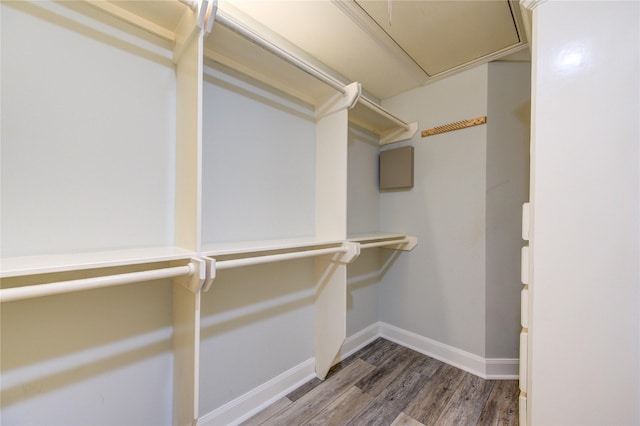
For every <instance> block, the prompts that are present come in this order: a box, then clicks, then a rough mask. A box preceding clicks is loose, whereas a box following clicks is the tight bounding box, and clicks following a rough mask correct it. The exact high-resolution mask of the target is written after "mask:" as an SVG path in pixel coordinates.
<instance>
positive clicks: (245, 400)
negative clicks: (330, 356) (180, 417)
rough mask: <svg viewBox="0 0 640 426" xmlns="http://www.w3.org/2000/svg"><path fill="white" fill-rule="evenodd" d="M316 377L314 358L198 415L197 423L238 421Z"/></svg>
mask: <svg viewBox="0 0 640 426" xmlns="http://www.w3.org/2000/svg"><path fill="white" fill-rule="evenodd" d="M314 377H316V372H315V360H314V359H313V358H311V359H308V360H307V361H305V362H303V363H302V364H299V365H297V366H295V367H293V368H292V369H290V370H288V371H285V372H284V373H282V374H280V375H279V376H276V377H274V378H273V379H271V380H269V381H268V382H266V383H264V384H262V385H260V386H258V387H257V388H255V389H252V390H251V391H249V392H247V393H245V394H244V395H242V396H240V397H238V398H236V399H234V400H233V401H230V402H228V403H226V404H225V405H223V406H222V407H220V408H217V409H215V410H213V411H211V412H209V413H207V414H205V415H204V416H202V417H200V418H198V421H197V423H196V424H197V425H198V426H220V425H237V424H239V423H242V422H243V421H245V420H247V419H248V418H250V417H251V416H253V415H255V414H257V413H259V412H260V411H262V410H263V409H265V408H267V407H268V406H269V405H271V404H273V403H274V402H276V401H277V400H278V399H280V398H282V397H284V396H286V395H287V394H288V393H290V392H291V391H293V390H295V389H297V388H298V387H300V386H301V385H303V384H304V383H306V382H308V381H309V380H311V379H313V378H314Z"/></svg>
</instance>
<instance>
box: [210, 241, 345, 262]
mask: <svg viewBox="0 0 640 426" xmlns="http://www.w3.org/2000/svg"><path fill="white" fill-rule="evenodd" d="M343 242H344V240H323V239H318V238H315V237H306V238H305V237H303V238H288V239H282V240H264V241H238V242H228V243H214V244H205V245H204V246H203V247H202V250H200V252H201V254H202V255H203V256H208V257H219V256H234V255H250V254H255V253H260V252H265V253H266V252H277V251H295V250H302V249H313V248H318V247H322V246H332V245H333V246H335V245H340V244H342V243H343Z"/></svg>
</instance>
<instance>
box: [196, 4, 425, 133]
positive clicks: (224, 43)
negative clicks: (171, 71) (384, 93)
mask: <svg viewBox="0 0 640 426" xmlns="http://www.w3.org/2000/svg"><path fill="white" fill-rule="evenodd" d="M216 20H217V21H219V22H216V24H215V25H214V26H213V31H212V33H211V34H210V35H209V37H207V39H206V40H205V47H204V51H205V57H206V58H208V59H211V60H214V61H216V62H219V63H221V64H223V65H225V66H228V67H230V68H232V69H234V70H236V71H238V72H241V73H243V74H246V75H248V76H250V77H252V78H255V79H257V80H259V81H261V82H263V83H265V84H267V85H269V86H271V87H273V88H276V89H278V90H281V91H283V92H285V93H287V94H289V95H291V96H294V97H296V98H298V99H301V100H303V101H305V102H307V103H310V104H312V105H314V106H316V107H319V106H320V105H321V104H322V103H323V102H325V101H326V100H327V99H328V98H329V97H330V96H331V95H334V94H335V93H343V94H344V93H346V86H347V84H345V83H343V82H341V81H339V80H338V79H337V78H335V77H333V76H331V75H329V74H327V73H326V72H324V71H323V70H321V69H319V68H318V67H317V66H316V65H314V64H312V63H311V62H310V61H309V60H307V59H305V58H302V57H300V56H299V55H298V54H296V53H295V52H293V51H291V48H289V47H287V46H282V45H280V44H279V41H280V40H279V38H278V36H277V35H275V34H273V33H272V32H270V31H269V30H268V29H265V28H264V27H262V26H260V24H258V23H256V22H255V21H253V20H252V19H251V18H249V17H247V16H246V15H244V14H243V13H242V12H239V11H237V10H233V9H231V10H229V11H223V10H218V13H217V16H216ZM259 44H260V45H259ZM349 120H350V121H352V122H353V123H355V124H357V125H358V126H361V127H363V128H365V129H367V130H369V131H372V132H373V133H375V134H377V135H378V136H380V144H381V145H384V144H387V143H393V142H397V141H400V140H404V139H409V138H411V137H412V136H413V135H414V134H415V132H416V131H417V129H418V126H417V123H407V122H405V121H403V120H402V119H400V118H398V117H396V116H395V115H393V114H392V113H390V112H388V111H386V110H385V109H384V108H382V107H381V106H380V105H378V104H377V103H375V102H373V101H372V100H370V99H368V98H366V97H365V96H362V95H361V96H359V100H358V102H357V103H356V105H355V106H354V107H353V108H352V109H351V110H350V111H349Z"/></svg>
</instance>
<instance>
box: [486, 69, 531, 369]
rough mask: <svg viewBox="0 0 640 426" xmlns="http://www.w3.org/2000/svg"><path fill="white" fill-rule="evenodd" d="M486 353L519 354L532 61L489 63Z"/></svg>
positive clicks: (490, 356) (509, 356) (502, 356)
mask: <svg viewBox="0 0 640 426" xmlns="http://www.w3.org/2000/svg"><path fill="white" fill-rule="evenodd" d="M488 84H489V91H488V96H489V99H488V105H489V108H488V117H489V124H488V126H487V183H486V186H487V188H486V192H487V195H486V197H487V201H486V204H487V213H486V221H487V222H486V258H487V267H486V286H487V290H486V308H487V309H486V327H487V328H486V333H487V334H486V357H487V358H518V357H519V351H518V346H517V344H514V343H515V342H517V341H518V339H519V337H518V335H519V334H520V290H521V289H522V282H521V278H520V248H521V247H522V245H523V241H522V238H521V235H522V233H521V229H522V214H521V213H522V203H524V202H527V201H529V132H530V125H529V123H530V117H531V102H530V101H531V64H530V63H528V62H522V63H517V62H492V63H490V64H489V82H488Z"/></svg>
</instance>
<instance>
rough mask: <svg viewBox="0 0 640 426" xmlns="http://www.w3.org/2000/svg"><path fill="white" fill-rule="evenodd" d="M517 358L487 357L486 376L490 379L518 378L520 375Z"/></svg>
mask: <svg viewBox="0 0 640 426" xmlns="http://www.w3.org/2000/svg"><path fill="white" fill-rule="evenodd" d="M519 367H520V360H519V359H518V358H487V374H486V376H487V377H486V378H487V379H491V380H518V378H519V377H520V369H519Z"/></svg>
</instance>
